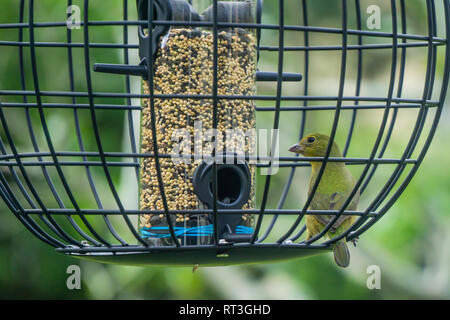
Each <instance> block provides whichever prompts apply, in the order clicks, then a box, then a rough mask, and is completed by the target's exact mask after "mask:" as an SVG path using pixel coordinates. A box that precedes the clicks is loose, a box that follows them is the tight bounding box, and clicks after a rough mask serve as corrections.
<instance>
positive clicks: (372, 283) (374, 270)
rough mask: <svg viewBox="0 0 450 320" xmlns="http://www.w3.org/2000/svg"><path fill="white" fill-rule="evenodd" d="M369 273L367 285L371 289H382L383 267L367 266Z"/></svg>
mask: <svg viewBox="0 0 450 320" xmlns="http://www.w3.org/2000/svg"><path fill="white" fill-rule="evenodd" d="M366 272H367V274H369V275H370V276H369V277H368V278H367V281H366V286H367V289H369V290H374V289H377V290H380V289H381V268H380V267H379V266H377V265H371V266H368V267H367V270H366Z"/></svg>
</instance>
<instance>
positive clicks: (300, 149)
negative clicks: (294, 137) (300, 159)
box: [289, 144, 305, 153]
mask: <svg viewBox="0 0 450 320" xmlns="http://www.w3.org/2000/svg"><path fill="white" fill-rule="evenodd" d="M304 150H305V149H304V148H303V147H302V146H300V145H298V144H294V145H293V146H292V147H291V148H290V149H289V151H290V152H295V153H302V152H303V151H304Z"/></svg>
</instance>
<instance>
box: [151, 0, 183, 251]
mask: <svg viewBox="0 0 450 320" xmlns="http://www.w3.org/2000/svg"><path fill="white" fill-rule="evenodd" d="M153 9H154V8H153V0H149V3H148V17H149V19H148V23H147V27H148V36H149V37H150V38H151V37H152V32H153V26H154V24H153ZM149 52H153V41H149ZM149 65H150V66H153V61H149ZM148 84H149V95H148V96H147V97H148V99H149V101H150V115H151V124H152V138H153V150H154V151H155V157H154V161H155V167H156V176H157V178H158V185H159V190H160V194H161V200H162V203H163V208H164V215H165V216H166V219H167V224H168V226H169V231H170V236H171V238H172V241H173V242H174V243H175V245H176V246H177V247H179V246H180V242H179V241H178V238H177V237H176V235H175V230H174V227H173V222H172V218H171V216H170V215H169V213H168V211H169V207H168V205H167V199H166V192H165V189H164V183H163V180H162V174H161V165H160V163H159V151H158V141H157V136H156V112H155V92H154V89H155V88H154V83H153V68H149V70H148ZM146 245H147V244H146Z"/></svg>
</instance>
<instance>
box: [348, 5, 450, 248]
mask: <svg viewBox="0 0 450 320" xmlns="http://www.w3.org/2000/svg"><path fill="white" fill-rule="evenodd" d="M443 4H444V11H445V25H446V29H445V30H446V36H447V37H448V36H449V35H450V24H449V21H448V18H449V3H448V1H445V0H444V1H443ZM432 6H433V4H432V3H431V2H430V1H427V8H428V28H429V34H430V36H431V35H432V34H433V32H434V31H433V29H434V23H433V20H435V19H436V17H435V16H434V15H433V10H432V9H431V8H432ZM434 13H435V12H434ZM433 50H434V48H433V46H431V45H430V46H429V50H428V59H427V60H428V61H427V75H426V81H425V86H424V93H423V99H424V100H425V99H426V97H427V96H428V95H429V90H430V87H431V81H427V79H429V76H430V75H431V74H432V73H433V72H432V71H431V68H432V67H431V66H432V63H433V62H432V60H433V56H434V54H433ZM449 60H450V55H449V48H448V44H447V46H446V53H445V69H444V70H445V72H444V77H443V81H442V88H441V94H440V98H441V99H443V100H441V103H440V105H439V107H438V109H437V111H436V114H435V117H434V121H433V124H432V126H431V129H430V132H429V135H428V137H427V139H426V141H425V144H424V147H423V149H422V151H421V152H420V154H419V156H418V158H417V162H416V163H415V164H414V165H413V167H412V168H411V170H410V172H409V174H408V175H407V176H406V178H405V179H404V180H403V182H402V183H401V185H400V186H399V188H398V189H397V191H396V192H395V193H394V194H393V195H392V197H391V198H390V199H389V200H388V201H387V203H386V204H385V206H384V207H383V208H382V209H381V210H380V211H379V214H378V215H377V217H376V218H374V219H372V220H371V221H369V222H367V223H366V224H365V225H363V226H362V227H360V228H359V229H358V230H357V231H356V232H354V233H353V234H352V235H351V236H350V237H349V239H350V240H351V239H354V238H355V237H357V236H359V235H360V234H361V233H363V232H364V231H366V230H367V229H368V228H369V227H371V226H372V225H373V224H374V223H375V222H377V221H378V220H379V219H380V218H381V217H382V216H384V214H386V212H387V210H388V209H389V208H390V207H391V206H392V205H393V204H394V202H395V201H396V200H397V199H398V197H400V195H401V194H402V193H403V192H404V191H405V189H406V186H407V185H408V184H409V182H410V181H411V179H412V177H413V176H414V174H415V173H416V172H417V170H418V169H419V166H420V164H421V163H422V161H423V159H424V158H425V154H426V152H427V151H428V149H429V147H430V144H431V141H432V139H433V137H434V134H435V132H436V129H437V125H438V122H439V119H440V116H441V114H442V109H443V104H444V99H445V96H446V94H447V86H448V82H449V72H448V67H449ZM424 109H425V105H424V106H423V107H422V108H421V110H424ZM422 115H423V111H422ZM420 116H421V115H420V114H419V116H418V119H417V121H416V125H415V127H414V131H413V134H412V135H411V138H410V140H409V143H408V146H407V148H406V149H405V152H404V153H403V155H402V158H401V160H404V159H406V157H407V155H408V154H409V152H410V150H411V148H412V147H413V145H414V141H415V135H416V134H417V132H418V131H419V130H420V128H421V123H420V122H421V121H420ZM404 168H405V164H404V163H402V162H401V163H399V164H398V165H397V167H396V169H395V171H394V174H393V175H392V176H391V177H390V179H389V181H388V182H387V183H386V185H385V186H384V187H383V189H382V191H381V192H380V193H379V195H378V196H377V197H376V199H375V200H374V201H373V202H372V203H371V205H370V206H369V207H368V208H367V210H371V209H372V208H374V207H375V206H376V205H377V204H380V203H381V202H383V201H384V199H385V198H386V197H387V196H388V194H389V191H388V190H389V188H390V187H391V186H393V185H394V184H396V183H397V181H398V180H399V178H400V174H398V173H400V172H402V171H403V170H404ZM391 188H392V187H391Z"/></svg>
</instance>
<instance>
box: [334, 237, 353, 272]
mask: <svg viewBox="0 0 450 320" xmlns="http://www.w3.org/2000/svg"><path fill="white" fill-rule="evenodd" d="M333 253H334V261H335V262H336V264H337V265H338V266H339V267H341V268H347V267H348V266H349V264H350V251H348V247H347V243H346V242H345V240H339V241H338V242H336V243H335V244H334V247H333Z"/></svg>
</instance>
